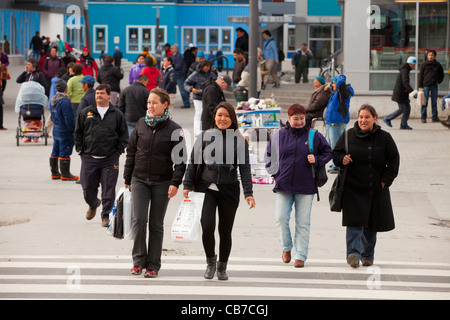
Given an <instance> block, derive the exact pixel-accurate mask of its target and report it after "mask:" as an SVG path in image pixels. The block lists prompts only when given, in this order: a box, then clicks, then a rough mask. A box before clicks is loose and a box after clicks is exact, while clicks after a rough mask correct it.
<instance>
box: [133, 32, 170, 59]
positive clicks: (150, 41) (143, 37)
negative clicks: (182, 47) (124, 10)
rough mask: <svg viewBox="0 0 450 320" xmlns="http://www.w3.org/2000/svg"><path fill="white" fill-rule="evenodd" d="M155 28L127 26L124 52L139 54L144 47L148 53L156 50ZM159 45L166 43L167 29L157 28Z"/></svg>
mask: <svg viewBox="0 0 450 320" xmlns="http://www.w3.org/2000/svg"><path fill="white" fill-rule="evenodd" d="M155 39H156V26H127V39H126V52H127V53H137V54H139V53H141V52H142V51H143V48H144V47H148V48H149V51H150V52H154V51H155V49H156V40H155ZM158 40H159V44H160V45H161V44H164V43H166V42H167V27H166V26H160V27H159V37H158Z"/></svg>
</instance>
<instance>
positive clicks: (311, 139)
mask: <svg viewBox="0 0 450 320" xmlns="http://www.w3.org/2000/svg"><path fill="white" fill-rule="evenodd" d="M316 131H317V130H316V129H309V133H308V149H309V152H310V153H312V152H313V149H314V135H315V134H316Z"/></svg>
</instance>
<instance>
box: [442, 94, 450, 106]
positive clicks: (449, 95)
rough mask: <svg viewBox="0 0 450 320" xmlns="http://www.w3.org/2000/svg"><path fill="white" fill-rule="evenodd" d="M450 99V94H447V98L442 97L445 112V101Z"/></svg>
mask: <svg viewBox="0 0 450 320" xmlns="http://www.w3.org/2000/svg"><path fill="white" fill-rule="evenodd" d="M449 98H450V93H449V94H447V95H446V96H444V97H442V110H445V99H449Z"/></svg>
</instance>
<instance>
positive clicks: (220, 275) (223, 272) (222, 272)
mask: <svg viewBox="0 0 450 320" xmlns="http://www.w3.org/2000/svg"><path fill="white" fill-rule="evenodd" d="M217 279H219V280H228V276H227V263H226V262H222V261H217Z"/></svg>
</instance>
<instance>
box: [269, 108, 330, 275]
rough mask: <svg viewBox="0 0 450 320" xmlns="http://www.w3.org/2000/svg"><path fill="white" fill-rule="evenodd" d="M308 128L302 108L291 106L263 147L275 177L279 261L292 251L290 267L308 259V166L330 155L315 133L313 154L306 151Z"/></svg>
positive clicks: (287, 258) (311, 183)
mask: <svg viewBox="0 0 450 320" xmlns="http://www.w3.org/2000/svg"><path fill="white" fill-rule="evenodd" d="M308 133H309V127H307V126H306V111H305V107H303V106H302V105H300V104H293V105H291V106H290V107H289V109H288V122H286V126H285V127H284V128H283V129H281V130H279V131H277V132H275V133H274V134H273V136H272V138H271V139H270V141H269V144H268V145H267V150H266V155H265V162H266V170H267V172H268V173H270V174H272V175H273V177H274V178H275V188H274V189H273V191H274V192H275V225H276V228H277V232H278V238H279V241H280V245H281V247H282V249H283V254H282V260H283V262H285V263H289V262H290V261H291V250H292V249H293V250H294V253H293V256H294V259H295V263H294V266H295V267H296V268H301V267H303V266H304V264H305V261H306V258H307V256H308V246H309V227H310V216H311V206H312V201H313V199H314V194H315V193H316V192H317V186H316V183H315V181H314V178H313V175H312V168H311V165H314V166H316V167H318V166H323V165H326V164H327V162H328V161H329V160H330V159H331V158H332V156H333V152H332V150H331V147H330V145H329V144H328V143H327V141H326V139H325V138H324V137H323V135H322V134H320V133H319V132H316V134H315V135H314V140H313V147H314V148H313V153H312V154H310V153H309V150H308ZM292 205H294V207H295V233H294V239H292V236H291V231H290V228H289V220H290V216H291V211H292Z"/></svg>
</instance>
